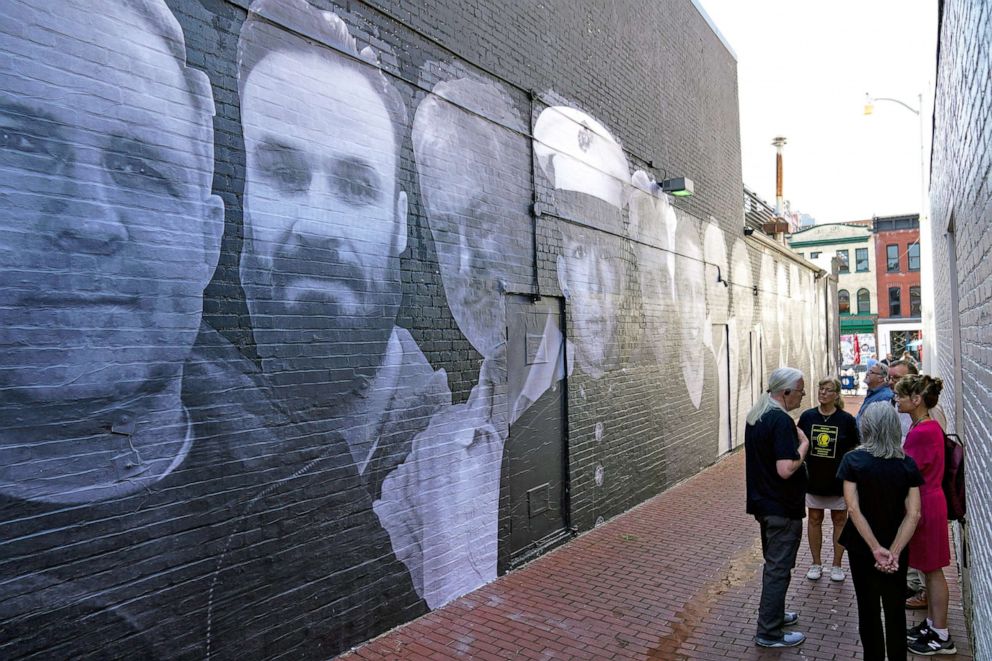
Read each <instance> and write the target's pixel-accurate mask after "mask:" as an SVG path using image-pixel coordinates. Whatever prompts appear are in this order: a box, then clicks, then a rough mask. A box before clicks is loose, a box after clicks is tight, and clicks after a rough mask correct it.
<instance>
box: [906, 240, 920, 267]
mask: <svg viewBox="0 0 992 661" xmlns="http://www.w3.org/2000/svg"><path fill="white" fill-rule="evenodd" d="M906 254H907V255H909V270H910V271H919V270H920V243H919V241H917V242H916V243H911V244H909V247H908V248H907V249H906Z"/></svg>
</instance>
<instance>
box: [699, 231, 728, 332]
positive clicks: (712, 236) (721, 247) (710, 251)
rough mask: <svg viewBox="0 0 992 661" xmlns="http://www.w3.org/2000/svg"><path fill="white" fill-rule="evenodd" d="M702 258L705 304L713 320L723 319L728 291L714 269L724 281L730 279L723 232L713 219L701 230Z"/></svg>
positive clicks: (726, 309) (726, 307) (725, 312)
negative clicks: (717, 270) (704, 263)
mask: <svg viewBox="0 0 992 661" xmlns="http://www.w3.org/2000/svg"><path fill="white" fill-rule="evenodd" d="M703 257H704V259H705V260H706V263H707V264H706V266H705V268H704V270H705V272H706V276H705V277H704V284H705V286H706V304H707V306H708V308H709V311H710V315H711V317H713V318H714V319H721V320H722V319H723V318H724V315H726V314H727V311H728V309H729V307H730V289H729V287H727V286H726V285H724V284H723V283H722V282H718V281H717V279H716V273H714V270H715V269H717V268H718V269H719V272H720V277H721V278H723V279H724V280H726V279H727V278H729V277H730V274H729V273H728V271H729V267H728V265H727V242H726V239H725V235H724V233H723V230H721V229H720V226H719V225H718V224H717V222H716V220H715V219H714V218H710V220H709V222H707V223H706V225H705V229H704V230H703Z"/></svg>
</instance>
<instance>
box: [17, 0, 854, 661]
mask: <svg viewBox="0 0 992 661" xmlns="http://www.w3.org/2000/svg"><path fill="white" fill-rule="evenodd" d="M318 5H319V6H318ZM249 10H250V11H249ZM2 12H3V16H4V19H5V21H4V22H3V24H2V25H3V27H2V29H0V49H2V52H3V54H4V55H3V58H2V59H0V82H2V84H0V90H2V91H0V118H2V122H3V124H2V126H3V143H2V151H0V159H2V160H0V169H2V170H3V175H4V176H3V177H0V191H2V193H0V223H2V225H3V230H4V235H5V236H6V237H9V240H8V241H7V242H6V243H5V245H4V246H3V247H2V248H0V308H3V309H4V310H5V323H4V325H3V328H2V329H0V360H2V366H0V394H2V397H0V402H2V403H0V421H2V422H0V454H2V458H0V467H2V468H0V528H2V535H0V539H2V540H4V541H3V545H4V553H3V554H2V556H0V557H2V560H0V575H2V580H0V585H2V586H3V587H2V588H0V619H2V620H3V621H4V622H5V627H6V628H5V635H4V636H3V637H2V640H0V652H2V655H3V656H5V657H17V656H19V655H22V654H28V653H38V654H41V655H45V656H55V657H75V656H80V655H83V654H85V653H87V652H91V651H94V650H100V651H101V652H102V653H103V654H105V655H107V656H110V657H113V656H115V655H116V656H131V657H137V656H140V657H142V658H185V657H190V658H203V657H204V656H209V657H212V658H230V657H234V656H241V657H245V656H247V657H251V658H262V657H266V658H267V657H275V656H286V657H292V658H317V657H320V658H326V657H328V656H333V655H334V654H336V653H338V652H340V651H341V650H343V649H346V648H347V647H348V646H350V645H353V644H356V643H358V642H361V641H363V640H365V639H368V638H370V637H372V636H375V635H377V634H378V633H380V632H382V631H384V630H386V629H388V628H390V627H392V626H395V625H398V624H400V623H402V622H404V621H407V620H409V619H411V618H414V617H417V616H418V615H420V614H422V613H424V612H426V611H427V610H429V609H433V608H438V607H440V606H442V605H444V604H445V603H447V602H448V601H450V600H451V599H454V598H456V597H458V596H460V595H462V594H464V593H466V592H469V591H471V590H473V589H475V588H476V587H478V586H480V585H482V584H484V583H486V582H488V581H490V580H493V579H494V578H495V577H496V576H497V575H498V573H500V572H502V571H505V570H506V569H507V568H510V567H513V566H515V565H516V564H518V563H520V562H523V561H526V560H527V559H529V558H531V557H534V556H535V555H537V554H539V553H541V552H544V551H545V550H547V549H549V548H551V547H553V546H554V545H556V544H560V543H563V542H565V541H567V539H568V538H569V537H570V536H571V535H573V534H576V533H581V532H583V531H586V530H589V529H590V528H592V527H593V526H595V525H597V524H598V523H600V522H602V521H605V520H606V519H608V518H610V517H612V516H615V515H617V514H619V513H621V512H623V511H625V510H626V509H628V508H630V507H632V506H634V505H636V504H637V503H639V502H641V501H643V500H644V499H646V498H649V497H651V496H652V495H654V494H656V493H658V492H660V491H661V490H663V489H665V488H667V487H669V486H671V485H672V484H675V483H676V482H678V481H681V480H683V479H685V478H687V477H689V476H691V475H693V474H694V473H696V472H698V471H699V470H700V469H701V468H703V467H705V466H707V465H709V464H711V463H712V462H713V461H715V460H716V459H717V457H718V456H719V455H720V454H721V453H724V452H727V451H730V450H731V449H732V448H734V447H736V446H737V445H739V444H740V443H741V441H742V437H741V430H742V426H743V423H742V420H743V417H744V415H745V414H746V412H747V409H748V407H749V406H750V403H751V401H752V400H753V398H754V397H755V396H756V395H757V394H758V393H760V392H761V391H762V390H763V388H764V380H765V376H766V375H767V373H768V372H769V371H770V370H771V369H774V368H775V367H778V366H779V365H781V364H785V363H788V364H791V365H794V366H796V367H799V368H801V369H803V370H804V372H806V373H807V380H808V382H809V383H811V382H815V380H816V378H818V377H819V376H821V375H822V370H824V369H826V368H829V367H830V366H831V365H833V364H834V363H835V359H829V356H830V351H831V350H830V349H828V347H833V346H835V345H836V341H835V340H836V337H834V338H833V340H834V341H832V342H828V341H827V335H828V331H829V329H833V334H834V335H836V318H835V317H834V316H833V311H834V310H835V309H836V306H835V305H834V304H832V303H827V302H825V299H826V297H829V296H836V283H835V282H832V283H831V281H825V280H822V279H817V277H816V275H817V274H815V273H814V272H812V271H811V270H809V269H808V268H807V267H806V266H804V265H803V264H800V263H799V262H797V261H795V260H794V258H793V257H791V256H790V254H789V253H788V252H787V251H786V250H785V249H784V248H783V247H782V246H779V245H777V244H775V243H773V242H771V241H770V240H767V239H763V238H759V237H750V238H745V237H744V236H743V234H742V225H743V210H742V207H741V204H742V202H741V199H742V198H741V189H742V185H741V175H740V153H739V150H740V141H739V135H738V130H739V129H738V126H739V120H738V111H737V87H736V86H737V82H736V68H735V67H736V64H735V61H734V59H733V57H732V56H731V54H730V53H729V52H728V51H727V49H726V48H725V46H724V45H723V44H722V42H721V40H720V39H719V37H718V36H717V35H716V34H715V33H714V32H713V30H712V29H711V28H710V27H709V25H708V24H707V22H706V20H705V19H704V18H703V17H702V15H701V14H700V13H699V11H698V10H697V9H696V7H695V6H694V5H693V4H692V3H691V2H688V1H681V2H677V3H673V4H669V5H667V6H665V7H661V6H659V5H657V4H651V3H635V4H629V5H604V4H603V3H601V2H594V1H592V0H589V1H584V2H579V3H575V2H569V3H565V2H553V3H544V4H541V5H535V4H528V3H510V4H509V5H496V4H486V3H474V4H473V3H466V2H444V1H437V2H422V3H418V4H417V7H416V9H411V5H410V3H399V2H375V1H373V2H348V3H339V4H337V5H333V4H331V3H329V2H319V3H317V2H315V3H314V4H310V3H308V2H306V1H305V0H281V1H279V2H276V1H273V0H261V1H259V2H256V3H254V4H251V5H250V6H249V4H248V3H247V2H243V1H242V0H237V1H236V2H234V1H224V0H212V1H210V2H207V1H205V0H167V2H162V1H161V0H146V1H144V2H138V3H134V4H133V5H124V3H116V2H115V3H104V2H96V0H74V1H73V2H70V3H66V5H65V7H64V8H63V11H60V12H59V13H58V14H55V13H52V12H51V10H50V8H49V7H48V5H47V4H46V3H43V2H39V1H37V0H17V1H15V2H10V3H7V4H5V5H4V8H3V10H2ZM8 18H9V19H11V20H6V19H8ZM121 35H127V38H126V39H124V38H122V37H121ZM683 175H684V176H688V177H690V178H691V179H693V180H694V182H695V188H696V195H695V196H694V197H691V198H677V197H673V196H669V195H666V194H664V193H662V192H661V191H660V190H659V187H658V185H657V183H656V180H660V179H662V178H665V177H675V176H683ZM817 310H819V311H821V312H820V314H821V316H820V317H817V316H816V314H815V311H817ZM827 311H829V312H827ZM825 314H830V315H831V318H830V319H826V318H824V317H823V316H822V315H825ZM797 319H802V320H803V321H802V323H796V322H795V320H797ZM808 390H810V391H811V392H812V389H810V388H808ZM808 403H809V404H811V403H812V402H811V401H810V402H808ZM740 506H741V507H743V503H741V504H740Z"/></svg>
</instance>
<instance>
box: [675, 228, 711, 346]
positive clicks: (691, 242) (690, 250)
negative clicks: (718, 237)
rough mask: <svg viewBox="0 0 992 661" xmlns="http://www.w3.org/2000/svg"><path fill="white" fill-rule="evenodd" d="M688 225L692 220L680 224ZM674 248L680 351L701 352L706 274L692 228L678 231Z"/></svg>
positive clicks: (704, 315) (704, 314)
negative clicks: (677, 254)
mask: <svg viewBox="0 0 992 661" xmlns="http://www.w3.org/2000/svg"><path fill="white" fill-rule="evenodd" d="M691 224H692V221H686V222H685V223H684V225H689V226H691ZM675 250H676V252H678V253H679V256H678V257H676V259H675V291H676V295H677V296H678V306H679V316H680V321H681V333H682V353H683V354H686V353H687V351H688V352H689V353H690V354H691V353H695V352H699V353H700V354H701V353H702V350H703V336H704V330H705V325H706V284H705V282H704V278H705V275H706V273H705V269H704V267H703V261H702V260H703V252H702V250H701V249H700V247H699V237H698V235H697V234H696V232H695V230H694V228H692V227H688V228H687V229H686V230H685V231H679V233H678V234H677V243H676V246H675Z"/></svg>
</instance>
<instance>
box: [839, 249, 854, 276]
mask: <svg viewBox="0 0 992 661" xmlns="http://www.w3.org/2000/svg"><path fill="white" fill-rule="evenodd" d="M837 259H839V260H840V272H841V273H850V272H851V255H850V254H849V251H847V250H838V251H837Z"/></svg>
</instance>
